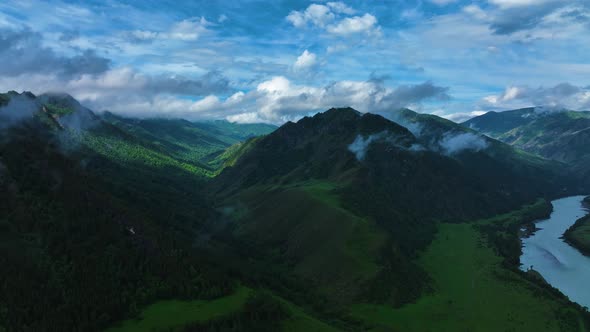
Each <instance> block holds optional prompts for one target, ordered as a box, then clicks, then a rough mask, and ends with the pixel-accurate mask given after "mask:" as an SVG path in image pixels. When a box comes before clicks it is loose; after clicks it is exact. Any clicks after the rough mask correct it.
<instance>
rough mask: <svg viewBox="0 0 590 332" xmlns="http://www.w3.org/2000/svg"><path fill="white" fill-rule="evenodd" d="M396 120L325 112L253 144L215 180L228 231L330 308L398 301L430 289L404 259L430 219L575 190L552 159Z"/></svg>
mask: <svg viewBox="0 0 590 332" xmlns="http://www.w3.org/2000/svg"><path fill="white" fill-rule="evenodd" d="M398 120H399V121H398V122H399V123H401V124H403V126H402V125H400V124H398V123H395V122H392V121H389V120H387V119H385V118H383V117H381V116H379V115H373V114H370V113H366V114H361V113H359V112H357V111H355V110H353V109H350V108H345V109H331V110H329V111H327V112H324V113H319V114H317V115H315V116H313V117H306V118H304V119H302V120H300V121H298V122H297V123H291V122H289V123H286V124H285V125H283V126H281V127H280V128H279V129H277V130H276V131H274V132H273V133H271V134H269V135H267V136H265V137H262V138H260V139H258V140H256V141H255V142H252V143H251V146H250V147H249V149H248V151H247V152H245V153H243V154H242V155H241V157H239V158H238V159H237V161H236V162H235V164H234V165H233V166H232V167H228V168H226V169H224V171H223V172H222V173H221V174H220V175H219V176H218V177H217V178H215V179H214V180H213V181H212V184H211V190H212V191H215V192H216V193H217V197H219V198H218V200H221V201H222V202H223V203H222V204H220V205H219V208H220V209H221V210H223V211H227V213H228V215H229V216H230V217H231V216H233V218H237V220H238V224H237V225H238V226H236V231H235V236H236V237H238V238H241V239H243V241H244V242H246V243H249V245H251V246H255V247H256V246H258V247H261V248H279V249H278V252H277V253H276V254H275V255H278V256H272V257H274V258H272V257H266V258H264V259H278V260H279V261H284V262H290V264H292V266H293V267H292V269H293V271H294V272H295V275H298V276H300V277H304V278H308V279H310V280H313V282H315V283H317V284H318V287H319V289H324V290H325V292H326V293H325V294H324V295H325V296H327V297H328V298H330V299H331V300H332V301H335V302H340V303H341V302H346V301H351V300H352V299H354V298H358V297H363V296H367V297H370V298H379V299H381V300H386V301H390V302H391V303H394V304H396V305H400V304H402V303H405V302H407V301H412V300H413V299H415V298H416V297H418V296H419V295H420V294H422V292H423V291H425V289H427V285H428V282H427V279H428V278H427V276H425V275H424V273H423V272H422V271H421V269H420V268H418V267H417V266H415V265H414V263H413V262H412V260H413V257H415V255H416V253H417V252H419V251H420V250H422V249H423V248H424V247H425V246H426V245H427V244H428V243H429V242H430V241H431V240H432V238H433V236H434V233H435V230H436V222H437V221H454V222H457V221H462V220H473V219H477V218H481V217H486V216H492V215H494V214H497V213H501V212H506V211H509V210H511V209H515V208H516V207H518V206H520V205H522V204H525V203H527V202H532V201H534V200H535V199H536V198H538V197H543V196H554V195H558V194H559V193H561V192H562V190H563V189H564V188H567V187H569V186H570V185H573V184H572V183H571V181H570V180H569V179H568V177H567V176H566V175H563V174H561V173H560V170H559V168H560V164H559V163H556V162H550V161H547V160H544V159H542V158H538V157H535V156H533V155H529V154H526V153H523V152H522V151H519V150H516V149H514V148H512V147H510V146H508V145H506V144H504V143H501V142H499V141H496V140H493V139H490V138H487V137H485V136H482V135H480V134H478V133H476V132H475V131H473V130H470V129H468V128H464V127H462V126H460V125H457V124H455V123H452V122H450V121H447V120H444V119H441V118H439V117H435V116H425V115H419V114H417V113H414V112H411V111H409V110H402V111H400V112H399V119H398ZM261 230H264V231H263V232H262V233H261ZM352 248H356V249H352ZM250 250H254V249H250ZM266 254H268V253H265V254H264V255H266ZM264 255H263V256H264ZM322 262H324V263H322ZM325 262H330V264H325ZM352 271H354V272H352ZM402 271H403V272H402ZM385 285H386V286H385ZM425 287H426V288H425Z"/></svg>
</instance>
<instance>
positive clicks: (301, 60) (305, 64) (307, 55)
mask: <svg viewBox="0 0 590 332" xmlns="http://www.w3.org/2000/svg"><path fill="white" fill-rule="evenodd" d="M316 64H317V56H316V55H315V53H311V52H309V51H308V50H305V51H303V53H301V55H300V56H299V57H297V60H296V61H295V64H294V65H293V69H294V70H295V71H307V70H310V69H311V68H313V67H314V66H315V65H316Z"/></svg>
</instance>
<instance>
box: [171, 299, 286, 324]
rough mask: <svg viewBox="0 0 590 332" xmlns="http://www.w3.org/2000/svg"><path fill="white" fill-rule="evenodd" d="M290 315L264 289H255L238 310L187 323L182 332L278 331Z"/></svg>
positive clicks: (284, 307)
mask: <svg viewBox="0 0 590 332" xmlns="http://www.w3.org/2000/svg"><path fill="white" fill-rule="evenodd" d="M290 316H291V312H290V311H289V309H288V308H287V307H286V306H285V305H284V304H282V303H281V302H280V301H279V300H278V299H276V298H275V297H273V296H272V295H271V294H270V293H268V292H266V291H257V292H255V293H254V294H253V295H251V296H250V298H248V300H247V301H246V303H245V305H244V307H243V308H242V309H241V310H240V311H238V312H236V313H234V314H231V315H228V316H225V317H222V318H219V319H214V320H211V321H207V322H200V323H194V324H191V325H188V326H186V327H184V328H183V329H182V332H241V331H256V332H279V331H283V330H284V329H283V325H282V323H283V321H284V320H286V319H288V318H289V317H290ZM169 332H173V331H169Z"/></svg>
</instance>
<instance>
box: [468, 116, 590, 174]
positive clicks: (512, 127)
mask: <svg viewBox="0 0 590 332" xmlns="http://www.w3.org/2000/svg"><path fill="white" fill-rule="evenodd" d="M464 125H465V126H469V127H470V128H473V129H476V130H479V131H481V132H482V133H485V134H486V135H489V136H490V137H494V138H497V139H498V140H501V141H503V142H506V143H508V144H510V145H513V146H516V147H518V148H521V149H523V150H525V151H528V152H530V153H534V154H538V155H540V156H543V157H545V158H548V159H553V160H557V161H560V162H564V163H567V164H568V165H570V166H571V167H572V170H573V171H574V172H575V173H577V174H578V175H579V176H580V178H585V179H588V178H589V176H590V112H575V111H569V110H554V109H546V108H525V109H519V110H514V111H506V112H499V113H496V112H489V113H486V114H484V115H481V116H478V117H476V118H473V119H470V120H468V121H466V122H465V123H464Z"/></svg>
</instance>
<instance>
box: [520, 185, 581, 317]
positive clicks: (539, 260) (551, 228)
mask: <svg viewBox="0 0 590 332" xmlns="http://www.w3.org/2000/svg"><path fill="white" fill-rule="evenodd" d="M584 197H585V196H572V197H566V198H562V199H558V200H554V201H552V202H551V204H553V213H551V216H550V217H549V219H546V220H543V221H540V222H538V223H537V224H536V226H537V228H539V230H537V231H536V232H535V233H534V234H533V235H532V236H530V237H527V238H523V239H522V243H523V248H522V256H521V257H520V262H521V263H522V266H521V269H522V270H525V271H526V270H527V269H529V268H530V267H531V266H533V268H534V269H535V270H536V271H538V272H539V273H541V275H542V276H543V278H545V280H547V282H548V283H550V284H551V285H552V286H553V287H555V288H558V289H559V290H560V291H561V292H562V293H564V294H565V295H567V296H568V297H569V298H570V300H572V301H574V302H576V303H579V304H580V305H582V306H586V307H589V308H590V287H589V284H588V282H589V281H590V257H586V256H584V255H582V254H581V253H580V252H579V251H578V250H577V249H575V248H574V247H572V246H570V245H569V244H567V243H565V242H564V241H563V239H561V237H562V236H563V233H564V232H565V231H566V230H567V229H568V228H569V227H570V226H572V225H573V224H574V223H575V222H576V220H578V219H579V218H581V217H583V216H584V215H586V214H587V213H588V211H587V210H586V209H584V208H583V206H582V200H583V199H584Z"/></svg>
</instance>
